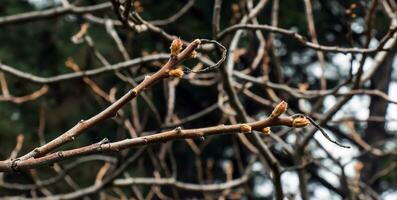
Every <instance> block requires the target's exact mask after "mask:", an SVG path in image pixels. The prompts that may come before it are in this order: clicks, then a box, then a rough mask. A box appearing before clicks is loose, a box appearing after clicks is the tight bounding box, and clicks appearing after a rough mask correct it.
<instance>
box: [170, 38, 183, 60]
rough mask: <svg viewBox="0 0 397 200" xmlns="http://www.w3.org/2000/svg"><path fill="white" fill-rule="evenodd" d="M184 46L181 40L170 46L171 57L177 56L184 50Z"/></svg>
mask: <svg viewBox="0 0 397 200" xmlns="http://www.w3.org/2000/svg"><path fill="white" fill-rule="evenodd" d="M182 45H183V44H182V41H181V40H180V39H174V40H173V41H172V43H171V46H170V50H171V56H177V55H178V54H179V53H180V52H181V50H182Z"/></svg>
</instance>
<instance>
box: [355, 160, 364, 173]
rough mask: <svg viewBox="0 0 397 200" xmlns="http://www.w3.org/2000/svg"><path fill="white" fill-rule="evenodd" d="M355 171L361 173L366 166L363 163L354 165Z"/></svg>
mask: <svg viewBox="0 0 397 200" xmlns="http://www.w3.org/2000/svg"><path fill="white" fill-rule="evenodd" d="M354 169H355V170H356V172H361V171H362V170H363V169H364V164H363V163H362V162H360V161H358V162H356V164H355V165H354Z"/></svg>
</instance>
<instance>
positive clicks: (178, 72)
mask: <svg viewBox="0 0 397 200" xmlns="http://www.w3.org/2000/svg"><path fill="white" fill-rule="evenodd" d="M183 74H184V72H183V70H182V69H180V68H178V69H172V70H170V71H169V72H168V75H169V76H170V77H173V78H182V76H183Z"/></svg>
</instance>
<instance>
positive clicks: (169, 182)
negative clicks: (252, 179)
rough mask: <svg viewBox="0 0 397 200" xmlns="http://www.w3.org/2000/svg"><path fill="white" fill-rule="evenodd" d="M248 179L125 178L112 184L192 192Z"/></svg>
mask: <svg viewBox="0 0 397 200" xmlns="http://www.w3.org/2000/svg"><path fill="white" fill-rule="evenodd" d="M248 180H249V174H245V175H243V176H241V177H240V178H237V179H234V180H231V181H227V182H224V183H215V184H194V183H184V182H181V181H178V180H175V178H159V179H157V178H125V179H116V180H114V181H113V185H114V186H131V185H149V186H153V185H155V186H171V187H175V188H178V189H181V190H187V191H193V192H220V191H223V190H227V189H231V188H234V187H238V186H240V185H242V184H244V183H246V182H247V181H248Z"/></svg>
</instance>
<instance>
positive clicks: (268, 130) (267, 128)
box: [262, 127, 271, 135]
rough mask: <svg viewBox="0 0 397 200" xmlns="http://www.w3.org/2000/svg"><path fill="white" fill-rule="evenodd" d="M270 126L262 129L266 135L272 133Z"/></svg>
mask: <svg viewBox="0 0 397 200" xmlns="http://www.w3.org/2000/svg"><path fill="white" fill-rule="evenodd" d="M270 131H271V130H270V127H265V128H263V129H262V133H264V134H265V135H270Z"/></svg>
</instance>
